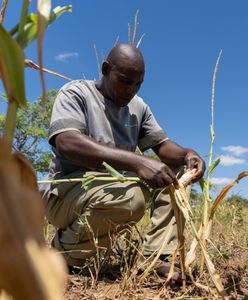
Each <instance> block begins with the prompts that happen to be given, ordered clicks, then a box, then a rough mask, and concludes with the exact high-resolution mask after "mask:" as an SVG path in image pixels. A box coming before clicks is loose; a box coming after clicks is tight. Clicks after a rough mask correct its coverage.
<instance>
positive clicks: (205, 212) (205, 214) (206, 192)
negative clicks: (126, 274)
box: [200, 50, 222, 274]
mask: <svg viewBox="0 0 248 300" xmlns="http://www.w3.org/2000/svg"><path fill="white" fill-rule="evenodd" d="M221 54H222V50H221V51H220V53H219V56H218V58H217V61H216V64H215V68H214V74H213V80H212V97H211V119H212V120H211V128H210V133H211V142H210V150H209V160H208V174H207V178H206V181H205V184H204V207H203V231H202V237H201V239H202V244H203V246H204V247H206V237H205V231H206V228H207V225H208V211H209V202H210V194H209V190H210V173H209V171H210V169H211V165H212V162H213V148H214V141H215V132H214V96H215V82H216V73H217V70H218V65H219V61H220V58H221ZM204 264H205V258H204V255H203V254H202V256H201V263H200V274H203V269H204Z"/></svg>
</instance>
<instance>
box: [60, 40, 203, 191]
mask: <svg viewBox="0 0 248 300" xmlns="http://www.w3.org/2000/svg"><path fill="white" fill-rule="evenodd" d="M102 74H103V76H102V79H101V80H100V81H98V82H96V83H95V85H96V88H97V89H98V91H99V92H100V93H101V94H102V95H103V96H104V97H105V98H108V99H110V100H111V101H113V102H114V103H115V104H116V105H117V106H119V107H123V106H126V105H127V104H128V103H129V102H130V101H131V100H132V98H133V97H134V95H135V94H136V93H137V92H138V90H139V88H140V86H141V84H142V82H143V79H144V74H145V65H144V60H143V57H142V55H141V53H140V52H139V50H138V49H137V48H135V47H133V46H131V45H117V46H115V47H114V48H113V49H112V50H111V52H110V53H109V55H108V58H107V60H106V61H105V62H104V63H103V65H102ZM55 146H56V149H57V150H58V151H59V153H60V154H61V155H63V156H64V157H65V158H66V159H68V160H70V161H72V162H73V163H74V164H76V165H79V166H82V167H88V168H96V169H102V162H103V161H105V162H107V163H108V164H110V165H111V166H112V167H114V168H116V169H118V170H127V171H133V172H135V173H136V174H137V176H138V177H139V178H141V179H142V180H144V181H145V182H146V183H147V184H148V185H149V186H151V187H152V188H163V187H165V186H167V185H169V184H171V183H173V184H174V185H175V186H176V187H177V186H178V181H177V179H176V177H175V174H174V173H173V171H172V170H171V168H176V167H178V166H181V165H186V167H187V168H188V169H193V168H194V169H195V170H196V172H195V175H194V178H193V179H192V182H195V181H197V180H199V179H200V178H201V177H202V176H203V174H204V171H205V163H204V161H203V160H202V158H201V157H200V156H199V155H198V154H197V153H196V152H195V151H193V150H192V149H187V148H183V147H181V146H180V145H178V144H176V143H175V142H173V141H170V140H168V141H165V142H163V143H161V144H159V145H157V146H155V147H154V148H153V150H154V152H155V153H156V154H157V155H158V157H159V158H160V160H156V159H153V158H149V157H145V156H140V155H136V154H135V153H133V152H130V151H126V150H121V149H117V148H111V147H108V146H105V145H102V144H100V143H98V142H96V141H95V140H93V139H91V138H90V137H88V136H86V135H84V134H81V133H79V132H77V131H73V130H72V131H65V132H62V133H60V134H58V135H57V136H56V137H55Z"/></svg>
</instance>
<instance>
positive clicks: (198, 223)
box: [0, 0, 248, 300]
mask: <svg viewBox="0 0 248 300" xmlns="http://www.w3.org/2000/svg"><path fill="white" fill-rule="evenodd" d="M30 3H31V2H30V1H29V0H23V1H22V10H21V11H20V19H19V20H17V21H18V22H17V25H16V24H13V27H12V29H11V30H9V29H8V30H7V29H6V28H5V26H4V25H3V24H4V23H3V22H4V19H5V14H7V13H8V10H7V7H8V0H3V1H2V5H1V9H0V79H1V81H2V86H3V89H4V92H3V93H2V92H1V93H0V101H1V102H0V104H3V105H4V106H5V107H6V113H2V112H1V111H0V245H1V248H0V300H62V299H64V300H69V299H71V300H72V299H82V300H86V299H87V300H113V299H120V300H153V299H154V300H156V299H157V300H159V299H161V300H162V299H195V300H200V299H202V300H203V299H228V300H232V299H233V300H236V299H237V300H239V299H240V300H241V299H243V300H248V234H247V233H248V199H246V198H245V197H243V196H241V195H239V194H237V193H235V192H233V190H232V189H233V187H234V186H235V187H236V186H238V185H239V183H240V181H245V180H247V178H248V170H243V172H241V173H239V174H236V178H235V179H233V180H231V182H229V183H228V184H227V185H225V186H224V187H223V188H222V189H221V190H220V191H219V192H218V193H216V191H214V188H215V186H214V184H213V183H212V181H211V179H212V177H213V174H214V172H215V171H216V170H217V169H218V167H219V165H220V163H221V159H220V158H217V159H215V158H214V144H215V111H214V109H215V85H216V78H217V73H218V68H219V64H220V61H221V58H222V51H220V52H219V55H218V56H217V60H216V63H215V68H214V69H213V77H212V89H211V126H210V142H209V145H210V146H209V150H208V151H209V152H208V154H207V155H206V159H205V160H206V167H207V168H206V172H205V175H204V176H203V178H201V179H200V180H199V182H198V183H197V186H196V184H194V185H192V186H191V182H192V181H191V180H192V178H193V175H194V170H187V171H186V172H185V174H183V175H182V177H180V178H179V179H178V182H179V187H177V188H175V186H174V184H170V185H168V186H166V187H164V188H163V189H160V190H155V192H162V191H161V190H164V189H168V192H169V195H170V198H171V204H172V208H173V211H174V218H175V223H176V224H177V235H178V245H177V250H176V251H175V253H173V254H172V255H171V256H170V257H169V260H170V266H171V267H170V270H169V272H168V274H167V275H168V276H167V277H166V278H163V277H160V276H159V275H158V274H157V273H156V268H155V266H156V265H157V263H158V260H159V258H160V257H161V254H162V248H163V247H164V246H165V245H167V244H168V242H169V236H170V234H171V233H172V230H171V232H168V233H167V235H166V238H165V240H164V242H163V245H161V247H160V249H157V251H155V252H154V253H153V254H152V255H151V256H150V257H149V258H147V257H144V256H143V255H142V250H143V249H142V244H143V239H144V237H145V235H146V233H147V232H148V229H149V225H150V213H151V209H152V208H151V207H152V204H153V203H152V200H150V203H147V207H146V211H145V215H144V216H143V218H142V219H141V220H140V221H139V222H138V223H137V224H132V225H133V226H130V225H129V224H127V225H126V226H125V227H124V228H122V230H119V231H118V230H116V232H115V233H111V234H109V237H110V240H111V249H106V248H103V247H99V246H98V237H96V236H94V233H93V230H92V229H91V227H90V225H89V224H88V223H87V225H88V232H89V234H90V235H91V239H90V241H92V244H93V245H94V246H95V249H96V256H95V257H92V258H91V259H89V260H86V262H85V266H84V267H81V268H79V267H74V268H73V267H68V266H67V265H66V262H65V259H63V255H65V252H62V251H57V250H55V248H54V247H53V246H52V245H53V238H54V235H55V232H56V228H54V227H53V226H52V225H51V224H50V223H49V222H48V221H47V219H46V217H45V208H44V202H43V199H42V196H41V194H40V187H41V186H42V184H47V183H51V182H52V183H53V184H58V185H59V184H61V183H65V184H66V183H69V182H73V180H74V182H78V184H79V185H80V186H81V187H82V188H84V189H85V191H87V189H88V188H90V185H91V184H92V182H94V181H96V180H102V181H104V180H105V181H120V182H125V181H129V182H131V181H132V182H135V183H137V182H139V183H140V182H142V180H141V179H140V178H139V177H125V176H123V175H122V174H120V173H119V172H118V171H117V170H115V169H114V168H112V167H111V166H110V165H108V164H107V163H105V162H104V161H102V160H101V162H100V163H101V164H102V165H100V166H101V167H102V168H105V169H106V172H107V173H108V174H107V175H109V176H105V177H104V178H103V177H101V178H100V177H98V178H97V177H95V176H94V175H90V176H85V177H83V178H70V179H68V178H64V179H61V180H52V179H51V180H46V179H45V176H46V175H47V173H48V169H49V163H50V161H51V151H50V149H49V150H48V146H47V139H48V128H49V123H50V116H51V111H52V107H53V103H54V100H55V98H56V95H57V91H56V90H48V91H47V90H46V82H45V78H44V74H45V73H49V74H50V75H52V76H57V77H60V78H63V79H66V80H70V78H68V77H66V76H64V75H62V74H60V73H58V72H56V71H54V70H50V69H47V68H45V67H44V65H43V54H44V53H43V52H44V51H43V42H44V35H45V32H46V29H47V27H48V26H51V25H52V24H53V23H54V22H55V23H56V22H57V19H59V18H60V17H61V16H62V15H63V14H67V13H68V12H71V11H72V6H71V5H65V6H57V7H55V8H53V7H52V1H49V0H38V1H37V12H35V13H29V8H30ZM138 12H139V11H138V10H137V12H136V14H135V17H134V26H133V33H132V34H131V28H130V24H129V23H128V42H129V44H131V45H133V46H135V47H137V48H138V47H139V46H140V44H141V43H142V42H143V38H144V34H142V35H141V37H140V38H139V40H138V41H137V42H136V38H137V29H138ZM33 41H37V56H38V64H36V63H34V62H33V61H31V60H30V59H28V58H27V57H26V53H25V52H24V50H25V49H26V48H27V47H28V46H29V45H30V44H31V43H32V42H33ZM94 49H95V56H96V63H97V66H98V71H99V78H101V76H102V74H101V69H100V62H99V58H98V53H97V49H96V46H95V45H94ZM135 50H136V49H135ZM71 56H77V53H71ZM102 58H103V57H102ZM25 68H29V69H32V71H33V72H39V74H40V84H41V89H42V95H41V96H40V97H39V98H38V99H37V100H35V101H33V102H30V103H29V102H28V101H27V97H26V91H25V89H26V85H27V83H26V82H25V72H24V70H25ZM103 73H104V72H103ZM57 77H56V78H57ZM125 125H126V124H125ZM163 141H164V140H163ZM161 144H162V142H161ZM156 146H157V144H156ZM159 146H160V144H159ZM185 149H186V148H185ZM108 150H109V148H108ZM246 150H247V152H248V148H247V149H246ZM136 151H137V152H136V154H137V155H145V156H151V154H150V153H149V152H145V153H141V152H140V150H139V149H138V148H137V150H136ZM136 157H137V156H136ZM180 157H181V156H180ZM84 158H85V157H84ZM143 158H144V157H142V159H143ZM153 158H155V159H157V157H156V155H155V154H153ZM94 159H95V156H94ZM145 159H147V158H145ZM236 160H237V161H239V162H240V161H241V162H242V159H237V158H236ZM154 162H155V160H153V163H154ZM156 162H158V161H156ZM184 162H185V161H184ZM127 170H128V169H127ZM105 175H106V173H105ZM167 175H168V173H167ZM143 183H144V181H143ZM188 187H191V192H189V189H188ZM149 188H150V187H149ZM150 190H152V189H151V188H150ZM153 192H154V190H153V191H151V194H153ZM154 194H155V193H154ZM73 213H74V211H73ZM79 215H80V216H79V219H80V217H82V219H83V217H84V216H83V215H82V213H81V212H80V214H79ZM85 219H86V222H87V218H86V217H85ZM80 221H81V219H80ZM184 221H185V222H184ZM184 223H185V224H184ZM111 225H115V224H111ZM71 251H73V250H71ZM76 251H77V250H76ZM80 251H82V250H81V249H80ZM176 267H178V268H180V272H181V277H182V278H181V280H180V282H177V281H175V280H173V273H174V268H176Z"/></svg>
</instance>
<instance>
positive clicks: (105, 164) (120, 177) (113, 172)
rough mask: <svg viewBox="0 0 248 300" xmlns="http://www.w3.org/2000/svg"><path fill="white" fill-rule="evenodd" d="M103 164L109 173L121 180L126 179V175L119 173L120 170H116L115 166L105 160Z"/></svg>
mask: <svg viewBox="0 0 248 300" xmlns="http://www.w3.org/2000/svg"><path fill="white" fill-rule="evenodd" d="M102 164H103V166H104V167H105V169H106V170H107V171H108V173H109V174H110V175H111V176H113V177H115V178H117V179H118V180H120V181H124V180H125V177H124V176H123V175H122V174H121V173H119V172H118V171H116V170H115V169H114V168H113V167H111V166H110V165H108V164H107V163H106V162H105V161H104V162H103V163H102Z"/></svg>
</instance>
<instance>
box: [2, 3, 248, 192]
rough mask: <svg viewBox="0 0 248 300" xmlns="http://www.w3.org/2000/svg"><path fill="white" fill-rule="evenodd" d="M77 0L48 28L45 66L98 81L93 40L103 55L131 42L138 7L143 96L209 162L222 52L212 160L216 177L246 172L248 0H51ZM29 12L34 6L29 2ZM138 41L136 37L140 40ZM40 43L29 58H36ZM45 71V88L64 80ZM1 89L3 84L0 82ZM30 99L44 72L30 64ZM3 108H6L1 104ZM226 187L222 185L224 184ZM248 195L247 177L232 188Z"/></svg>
mask: <svg viewBox="0 0 248 300" xmlns="http://www.w3.org/2000/svg"><path fill="white" fill-rule="evenodd" d="M21 3H22V1H20V0H9V6H8V8H7V12H6V19H5V22H4V25H5V27H6V28H8V29H10V28H11V27H12V26H13V25H15V24H16V23H17V22H18V19H19V15H20V9H21ZM69 4H72V7H73V12H72V13H66V14H64V15H63V16H61V18H60V19H59V20H57V21H56V22H55V23H54V24H52V26H50V27H49V28H48V30H47V32H46V36H45V39H44V65H45V67H46V68H49V69H52V70H54V71H57V72H59V73H62V74H64V75H66V76H68V77H70V78H73V79H77V78H83V77H86V78H88V79H97V78H98V70H97V64H96V58H95V53H94V48H93V45H94V44H96V46H97V49H98V53H99V55H100V56H101V53H102V52H103V53H104V54H105V55H107V53H108V52H109V50H110V49H111V48H112V46H113V45H114V43H115V41H116V39H117V37H118V41H119V42H122V43H125V42H127V41H128V38H127V37H128V35H127V24H128V22H130V24H131V31H132V29H133V20H134V15H135V12H136V11H137V9H139V17H138V20H139V26H138V33H137V40H138V39H139V37H140V36H141V35H142V33H145V37H144V39H143V41H142V43H141V45H140V50H141V51H142V53H143V55H144V58H145V62H146V75H145V81H144V83H143V85H142V87H141V89H140V91H139V95H140V96H141V97H143V98H144V100H145V101H146V102H147V103H148V104H149V105H150V107H151V109H152V111H153V113H154V115H155V116H156V118H157V120H158V122H159V124H160V125H161V126H162V127H163V128H164V129H165V130H166V131H167V133H168V135H169V137H170V138H171V139H172V140H174V141H176V142H177V143H179V144H181V145H183V146H185V147H190V148H193V149H195V150H196V151H198V152H199V153H200V154H201V155H202V156H203V157H204V158H205V159H206V161H207V160H208V157H207V155H208V153H209V143H210V124H211V85H212V77H213V71H214V67H215V63H216V59H217V57H218V54H219V52H220V50H221V49H222V50H223V54H222V57H221V61H220V64H219V70H218V73H217V80H216V89H215V133H216V141H215V145H214V158H217V157H221V158H222V162H221V165H220V166H219V167H218V168H217V169H216V172H215V173H214V175H213V177H214V182H215V183H220V182H222V183H227V182H228V181H230V180H232V179H234V178H236V177H237V175H238V174H239V173H240V172H241V171H245V170H248V139H247V129H248V118H247V111H248V55H247V53H248V17H247V14H248V2H247V0H238V1H231V0H218V1H217V0H208V1H199V0H188V1H183V0H180V1H179V0H173V1H172V0H170V1H167V0H157V1H152V2H151V1H144V0H143V1H138V0H126V1H117V0H106V1H100V0H98V1H96V0H84V1H79V0H78V1H76V0H71V1H62V0H61V1H59V0H57V1H53V7H56V6H58V5H61V6H62V5H69ZM30 11H31V12H34V11H36V1H34V0H33V1H31V7H30ZM137 40H136V41H137ZM36 52H37V51H36V42H35V43H33V44H32V45H30V46H29V47H28V48H27V49H26V50H25V54H26V58H29V59H31V60H33V61H34V62H36V63H37V53H36ZM45 76H46V86H47V89H52V88H53V89H59V88H60V87H61V86H62V85H63V84H65V83H66V81H65V80H63V79H60V78H58V77H54V76H52V75H45ZM0 88H1V90H2V87H0ZM26 90H27V91H26V93H27V97H28V99H29V100H30V101H33V100H34V99H36V98H37V97H38V96H40V94H41V85H40V82H39V74H38V73H37V72H36V71H34V70H26ZM1 110H3V108H1ZM220 187H221V185H220ZM233 191H234V192H235V193H239V194H240V195H243V196H246V197H248V180H247V179H244V180H243V182H241V183H240V184H239V185H238V186H237V187H236V188H235V189H234V190H233Z"/></svg>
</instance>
